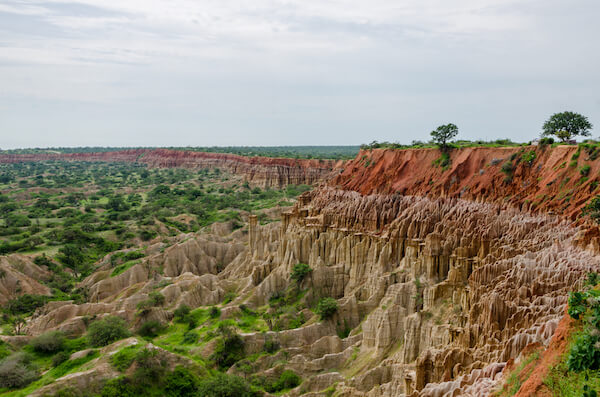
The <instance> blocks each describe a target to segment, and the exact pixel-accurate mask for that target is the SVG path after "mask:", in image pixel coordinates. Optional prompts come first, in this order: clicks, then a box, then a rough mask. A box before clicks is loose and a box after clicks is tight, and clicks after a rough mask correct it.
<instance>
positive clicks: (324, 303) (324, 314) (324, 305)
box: [317, 298, 338, 320]
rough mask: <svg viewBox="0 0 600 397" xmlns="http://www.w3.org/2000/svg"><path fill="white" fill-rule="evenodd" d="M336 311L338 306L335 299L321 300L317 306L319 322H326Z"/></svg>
mask: <svg viewBox="0 0 600 397" xmlns="http://www.w3.org/2000/svg"><path fill="white" fill-rule="evenodd" d="M337 309H338V305H337V301H336V300H335V299H333V298H323V299H321V300H320V301H319V304H318V305H317V314H318V315H319V316H320V317H321V320H327V319H328V318H331V317H332V316H333V315H334V314H335V312H337Z"/></svg>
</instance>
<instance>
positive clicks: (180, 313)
mask: <svg viewBox="0 0 600 397" xmlns="http://www.w3.org/2000/svg"><path fill="white" fill-rule="evenodd" d="M188 314H190V307H189V306H188V305H185V304H181V305H179V307H178V308H177V309H175V311H174V312H173V315H174V316H175V321H177V322H184V321H185V318H186V316H187V315H188Z"/></svg>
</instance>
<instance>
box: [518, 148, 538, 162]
mask: <svg viewBox="0 0 600 397" xmlns="http://www.w3.org/2000/svg"><path fill="white" fill-rule="evenodd" d="M535 157H536V155H535V150H530V151H528V152H525V153H523V155H522V156H521V160H522V161H523V162H524V163H527V164H528V165H531V164H533V162H534V161H535Z"/></svg>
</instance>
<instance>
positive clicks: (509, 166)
mask: <svg viewBox="0 0 600 397" xmlns="http://www.w3.org/2000/svg"><path fill="white" fill-rule="evenodd" d="M515 169H516V167H515V166H514V165H513V163H512V162H510V161H507V162H506V163H504V164H502V167H500V171H501V172H502V173H503V174H504V175H505V177H504V182H507V183H509V182H512V178H513V173H514V172H515Z"/></svg>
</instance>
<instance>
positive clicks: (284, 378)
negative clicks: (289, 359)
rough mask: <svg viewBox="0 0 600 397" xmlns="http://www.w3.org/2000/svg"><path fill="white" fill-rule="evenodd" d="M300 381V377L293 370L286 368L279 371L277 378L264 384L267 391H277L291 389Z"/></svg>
mask: <svg viewBox="0 0 600 397" xmlns="http://www.w3.org/2000/svg"><path fill="white" fill-rule="evenodd" d="M300 383H302V378H300V377H299V376H298V375H297V374H296V373H295V372H294V371H292V370H289V369H286V370H285V371H283V372H282V373H281V375H280V376H279V379H278V380H276V381H275V382H273V383H271V384H267V385H266V386H265V390H266V391H268V392H269V393H277V392H280V391H282V390H286V389H293V388H294V387H296V386H298V385H299V384H300Z"/></svg>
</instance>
